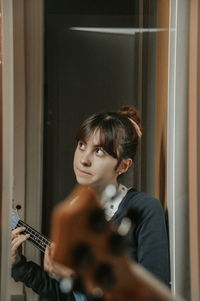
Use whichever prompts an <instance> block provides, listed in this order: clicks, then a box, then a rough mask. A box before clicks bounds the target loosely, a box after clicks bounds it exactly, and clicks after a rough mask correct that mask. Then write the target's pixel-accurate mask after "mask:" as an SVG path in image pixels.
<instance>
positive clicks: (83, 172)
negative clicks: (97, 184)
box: [76, 167, 92, 176]
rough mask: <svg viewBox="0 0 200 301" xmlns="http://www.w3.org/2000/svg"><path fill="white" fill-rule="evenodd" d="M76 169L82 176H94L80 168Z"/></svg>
mask: <svg viewBox="0 0 200 301" xmlns="http://www.w3.org/2000/svg"><path fill="white" fill-rule="evenodd" d="M76 169H77V171H78V172H79V173H80V174H82V175H86V176H91V175H92V174H91V173H90V172H87V171H85V170H82V169H79V168H78V167H77V168H76Z"/></svg>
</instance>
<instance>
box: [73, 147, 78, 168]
mask: <svg viewBox="0 0 200 301" xmlns="http://www.w3.org/2000/svg"><path fill="white" fill-rule="evenodd" d="M77 161H78V152H77V149H76V150H75V152H74V161H73V165H74V166H76V164H77Z"/></svg>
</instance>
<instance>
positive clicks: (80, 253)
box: [73, 243, 94, 268]
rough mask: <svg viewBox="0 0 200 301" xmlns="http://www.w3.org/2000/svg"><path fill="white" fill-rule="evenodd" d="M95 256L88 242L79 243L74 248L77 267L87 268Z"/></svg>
mask: <svg viewBox="0 0 200 301" xmlns="http://www.w3.org/2000/svg"><path fill="white" fill-rule="evenodd" d="M93 259H94V256H93V254H92V251H91V248H90V246H89V244H87V243H79V244H77V245H76V246H75V248H74V250H73V260H74V265H75V267H76V268H85V267H87V266H88V265H90V264H91V263H92V261H93Z"/></svg>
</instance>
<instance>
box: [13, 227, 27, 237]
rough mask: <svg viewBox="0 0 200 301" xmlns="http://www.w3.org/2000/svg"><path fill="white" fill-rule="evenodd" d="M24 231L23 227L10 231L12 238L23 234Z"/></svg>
mask: <svg viewBox="0 0 200 301" xmlns="http://www.w3.org/2000/svg"><path fill="white" fill-rule="evenodd" d="M25 230H26V228H25V227H19V228H16V229H14V230H13V231H12V237H13V236H16V235H18V234H20V233H22V232H24V231H25Z"/></svg>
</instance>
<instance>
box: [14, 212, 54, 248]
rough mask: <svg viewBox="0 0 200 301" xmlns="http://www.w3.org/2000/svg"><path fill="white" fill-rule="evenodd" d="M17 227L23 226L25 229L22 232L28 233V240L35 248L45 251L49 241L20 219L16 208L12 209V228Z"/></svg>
mask: <svg viewBox="0 0 200 301" xmlns="http://www.w3.org/2000/svg"><path fill="white" fill-rule="evenodd" d="M18 227H25V228H26V229H25V231H24V232H23V233H22V234H30V237H29V238H28V241H30V242H31V243H32V244H33V245H34V246H35V247H36V248H37V249H39V250H40V251H41V252H43V253H45V249H46V247H47V246H50V244H51V241H50V240H49V239H48V238H47V237H46V236H45V235H43V234H40V233H39V232H38V231H36V230H35V229H33V228H32V227H30V226H29V225H27V224H26V223H25V222H23V221H22V220H20V218H19V215H18V213H17V210H12V230H14V229H16V228H18Z"/></svg>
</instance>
